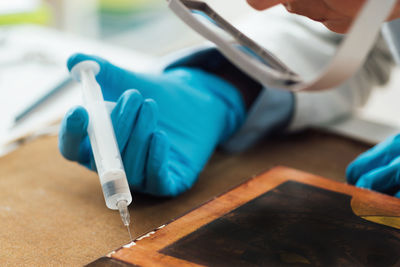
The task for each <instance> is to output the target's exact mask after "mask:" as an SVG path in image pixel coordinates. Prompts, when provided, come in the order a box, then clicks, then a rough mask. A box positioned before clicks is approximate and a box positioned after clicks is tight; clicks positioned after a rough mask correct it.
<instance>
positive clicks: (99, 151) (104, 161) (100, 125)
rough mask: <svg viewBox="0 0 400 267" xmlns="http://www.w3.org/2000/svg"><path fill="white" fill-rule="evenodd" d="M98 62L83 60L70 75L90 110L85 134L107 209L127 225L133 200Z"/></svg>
mask: <svg viewBox="0 0 400 267" xmlns="http://www.w3.org/2000/svg"><path fill="white" fill-rule="evenodd" d="M99 72H100V65H99V64H98V63H97V62H95V61H92V60H87V61H82V62H80V63H78V64H76V65H75V66H74V67H73V68H72V69H71V75H72V77H73V78H74V79H75V80H77V81H79V82H81V84H82V96H83V103H84V106H85V108H86V110H87V112H88V114H89V125H88V129H87V131H88V135H89V139H90V143H91V146H92V150H93V156H94V160H95V162H96V167H97V173H98V175H99V178H100V183H101V187H102V189H103V194H104V199H105V201H106V205H107V207H108V208H109V209H112V210H119V213H120V215H121V218H122V222H123V223H124V225H125V226H126V227H127V228H128V232H129V236H130V238H131V240H132V236H131V233H130V229H129V224H130V215H129V211H128V205H129V204H130V203H131V202H132V195H131V192H130V190H129V185H128V181H127V179H126V174H125V170H124V166H123V164H122V160H121V154H120V152H119V149H118V144H117V141H116V138H115V133H114V128H113V126H112V123H111V118H110V115H109V113H108V111H107V108H106V105H105V102H104V99H103V94H102V92H101V88H100V85H99V84H98V83H97V81H96V75H97V74H98V73H99Z"/></svg>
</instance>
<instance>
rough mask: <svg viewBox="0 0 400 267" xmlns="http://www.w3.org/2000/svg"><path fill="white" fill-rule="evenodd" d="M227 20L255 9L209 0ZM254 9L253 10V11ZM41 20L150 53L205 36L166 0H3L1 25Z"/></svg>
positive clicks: (233, 0)
mask: <svg viewBox="0 0 400 267" xmlns="http://www.w3.org/2000/svg"><path fill="white" fill-rule="evenodd" d="M205 2H208V3H209V4H210V5H212V6H213V7H214V8H215V9H216V10H217V11H218V12H220V13H221V14H222V15H224V16H226V17H227V18H228V19H238V18H240V17H242V16H245V15H246V14H248V13H249V12H252V10H251V9H250V8H249V7H248V5H247V4H246V1H245V0H230V1H229V6H227V5H226V4H227V1H220V0H208V1H207V0H206V1H205ZM253 12H254V11H253ZM16 23H36V24H41V25H46V26H48V27H52V28H56V29H59V30H61V31H64V32H68V33H73V34H77V35H81V36H84V37H90V38H95V39H98V40H101V41H104V42H107V43H110V44H114V45H118V46H123V47H126V48H129V49H135V50H138V51H141V52H144V53H148V54H151V55H156V56H160V55H165V54H167V53H168V52H170V51H174V50H176V49H178V48H181V47H185V46H188V45H192V44H194V43H196V42H198V41H200V40H201V39H200V38H198V36H197V35H195V34H194V33H192V32H191V31H190V30H189V29H188V28H187V27H186V26H185V25H184V24H183V23H181V22H180V21H179V20H178V19H177V18H175V16H174V15H173V14H172V13H171V12H170V11H169V10H168V8H167V1H166V0H85V1H81V0H14V1H1V3H0V24H1V25H7V24H16Z"/></svg>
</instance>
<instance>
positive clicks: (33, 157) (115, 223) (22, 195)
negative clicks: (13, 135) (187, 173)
mask: <svg viewBox="0 0 400 267" xmlns="http://www.w3.org/2000/svg"><path fill="white" fill-rule="evenodd" d="M368 147H369V145H367V144H364V143H361V142H358V141H355V140H352V139H348V138H344V137H341V136H337V135H333V134H328V133H323V132H320V131H314V130H311V131H306V132H303V133H300V134H296V135H290V136H281V137H278V138H271V139H269V140H265V141H264V142H262V143H260V144H258V145H257V146H256V147H255V148H253V149H250V150H248V151H246V152H244V153H240V154H234V155H228V154H224V153H221V152H216V153H215V154H214V156H213V158H212V159H211V161H210V162H209V163H208V165H207V166H206V168H205V170H204V171H203V172H202V173H201V175H200V177H199V180H198V181H197V183H196V184H195V186H194V187H193V188H192V189H191V190H190V191H188V192H187V193H185V194H183V195H181V196H179V197H177V198H173V199H165V198H164V199H160V198H154V197H149V196H144V195H139V194H134V203H133V205H131V206H130V213H131V216H132V218H131V219H132V221H133V229H132V230H133V235H134V237H138V236H141V235H143V234H144V233H146V232H149V231H151V230H152V229H155V228H156V227H158V226H160V225H162V224H165V223H166V222H168V221H170V220H172V219H174V218H177V217H179V216H181V215H182V214H184V213H186V212H188V211H189V210H191V209H193V208H195V207H197V206H199V205H201V204H202V203H204V202H206V201H208V200H210V199H212V198H214V197H215V196H217V195H219V194H221V193H223V192H226V191H228V190H229V189H230V188H232V187H234V186H236V185H238V184H241V183H242V182H244V181H246V180H248V179H249V178H250V177H252V176H254V175H256V174H259V173H262V172H264V171H265V170H267V169H270V168H272V167H273V166H276V165H278V164H279V165H285V166H289V167H293V168H297V169H301V170H304V171H307V172H311V173H314V174H318V175H321V176H324V177H328V178H331V179H335V180H338V181H344V177H345V176H344V173H345V168H346V166H347V164H348V163H350V161H351V160H353V159H354V157H355V156H357V155H358V154H359V153H361V152H363V151H365V150H366V149H367V148H368ZM0 192H1V193H0V266H81V265H84V264H88V263H90V262H92V261H94V260H95V259H97V258H99V257H101V256H103V255H105V254H106V253H108V252H110V251H112V250H115V249H116V248H118V247H120V246H121V245H122V244H125V243H126V242H128V234H127V231H126V228H125V227H124V226H123V225H122V222H121V219H120V217H119V215H118V213H116V212H115V211H111V210H109V209H107V208H106V206H105V204H104V198H103V195H102V192H101V187H100V184H99V181H98V177H97V176H96V174H95V173H93V172H90V171H88V170H87V169H86V168H83V167H81V166H79V165H78V164H76V163H71V162H68V161H67V160H65V159H63V158H62V157H61V155H60V154H59V152H58V148H57V138H56V137H46V138H41V139H38V140H35V141H33V142H31V143H27V144H25V145H23V146H22V147H21V148H20V149H18V150H16V151H14V152H13V153H11V154H9V155H7V156H5V157H1V158H0ZM377 219H379V218H377Z"/></svg>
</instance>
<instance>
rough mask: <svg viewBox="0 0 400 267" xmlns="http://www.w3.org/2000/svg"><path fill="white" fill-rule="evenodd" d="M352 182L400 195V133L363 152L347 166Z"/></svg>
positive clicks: (349, 179)
mask: <svg viewBox="0 0 400 267" xmlns="http://www.w3.org/2000/svg"><path fill="white" fill-rule="evenodd" d="M347 180H348V182H349V183H350V184H353V185H356V186H358V187H362V188H367V189H371V190H375V191H379V192H382V193H386V194H390V195H394V196H396V197H400V135H397V136H394V137H391V138H389V139H387V140H386V141H384V142H383V143H381V144H379V145H377V146H375V147H373V148H372V149H370V150H368V151H367V152H365V153H364V154H361V155H360V156H359V157H358V158H357V159H356V160H355V161H353V162H352V163H351V164H350V165H349V167H348V168H347Z"/></svg>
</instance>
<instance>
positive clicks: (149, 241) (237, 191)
mask: <svg viewBox="0 0 400 267" xmlns="http://www.w3.org/2000/svg"><path fill="white" fill-rule="evenodd" d="M399 251H400V199H396V198H392V197H389V196H387V195H382V194H379V193H375V192H372V191H368V190H364V189H359V188H356V187H353V186H349V185H347V184H343V183H339V182H335V181H332V180H328V179H325V178H322V177H318V176H315V175H311V174H308V173H305V172H301V171H297V170H294V169H290V168H285V167H276V168H274V169H272V170H271V171H269V172H267V173H265V174H263V175H260V176H258V177H256V178H253V179H250V180H249V181H247V182H245V183H243V184H242V185H240V186H238V187H236V188H234V189H233V190H231V191H229V192H228V193H225V194H223V195H221V196H219V197H217V198H215V199H214V200H212V201H210V202H208V203H206V204H204V205H202V206H200V207H199V208H197V209H195V210H193V211H191V212H189V213H187V214H186V215H184V216H182V217H180V218H178V219H177V220H175V221H172V222H171V223H169V224H168V225H166V226H162V227H160V228H158V229H156V230H155V231H152V232H150V233H148V234H147V235H145V236H143V237H141V238H139V239H138V240H136V242H135V244H134V245H131V246H127V247H125V248H121V249H119V250H117V251H115V252H113V253H111V254H110V255H111V257H112V258H114V259H118V260H121V261H124V262H127V263H131V264H134V265H138V266H177V265H182V266H197V265H203V266H204V265H205V266H278V265H279V266H293V264H294V265H296V266H303V265H304V266H400V253H398V252H399Z"/></svg>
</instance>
